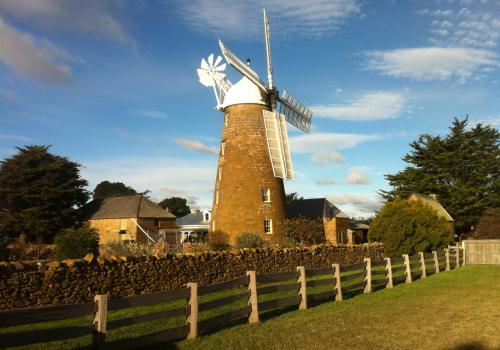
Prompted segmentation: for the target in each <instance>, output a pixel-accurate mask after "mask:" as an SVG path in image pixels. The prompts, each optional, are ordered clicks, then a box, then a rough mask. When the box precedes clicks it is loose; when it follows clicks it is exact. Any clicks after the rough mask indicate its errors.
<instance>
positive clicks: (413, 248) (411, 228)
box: [368, 199, 453, 256]
mask: <svg viewBox="0 0 500 350" xmlns="http://www.w3.org/2000/svg"><path fill="white" fill-rule="evenodd" d="M452 236H453V233H452V229H451V226H450V224H449V223H448V222H447V221H446V220H445V219H444V218H442V217H440V216H438V215H437V212H436V211H435V210H434V209H432V208H430V207H428V206H425V205H424V204H422V203H421V202H418V201H408V200H403V199H396V200H394V201H393V202H388V203H386V204H385V205H384V207H382V209H381V210H380V212H379V213H378V215H377V216H376V217H375V219H374V220H373V222H372V223H371V225H370V230H369V231H368V240H369V241H370V242H382V243H384V251H385V255H386V256H399V255H402V254H415V253H417V252H431V251H432V250H436V249H439V248H442V247H446V246H447V245H448V244H450V243H451V240H452Z"/></svg>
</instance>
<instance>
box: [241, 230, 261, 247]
mask: <svg viewBox="0 0 500 350" xmlns="http://www.w3.org/2000/svg"><path fill="white" fill-rule="evenodd" d="M266 245H267V241H265V240H263V239H262V238H261V237H260V235H259V234H258V233H253V232H243V233H240V234H239V235H238V236H237V237H236V248H238V249H244V248H263V247H264V246H266Z"/></svg>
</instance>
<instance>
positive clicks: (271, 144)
mask: <svg viewBox="0 0 500 350" xmlns="http://www.w3.org/2000/svg"><path fill="white" fill-rule="evenodd" d="M263 117H264V128H265V131H266V141H267V148H268V151H269V158H270V160H271V165H272V169H273V173H274V176H276V177H279V178H281V179H284V180H291V179H293V173H292V162H291V157H290V149H289V146H288V135H287V131H286V123H285V117H284V116H283V115H279V114H276V113H275V112H271V111H263Z"/></svg>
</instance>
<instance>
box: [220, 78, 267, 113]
mask: <svg viewBox="0 0 500 350" xmlns="http://www.w3.org/2000/svg"><path fill="white" fill-rule="evenodd" d="M242 103H254V104H259V105H266V106H267V105H268V99H267V94H266V92H265V91H263V90H262V89H260V88H259V87H258V86H257V85H255V84H254V83H252V82H251V81H250V79H248V78H247V77H245V76H244V77H243V78H241V80H240V81H239V82H237V83H236V84H234V85H233V86H232V87H231V88H230V89H229V91H228V92H227V93H226V97H225V98H224V103H223V104H222V108H226V107H229V106H232V105H237V104H242Z"/></svg>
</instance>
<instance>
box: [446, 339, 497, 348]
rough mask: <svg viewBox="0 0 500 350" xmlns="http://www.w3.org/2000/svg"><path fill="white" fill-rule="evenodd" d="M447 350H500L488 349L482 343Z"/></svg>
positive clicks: (465, 344)
mask: <svg viewBox="0 0 500 350" xmlns="http://www.w3.org/2000/svg"><path fill="white" fill-rule="evenodd" d="M446 350H500V348H488V347H487V346H486V345H484V344H483V343H481V342H476V341H472V342H467V343H463V344H460V345H458V346H455V347H452V348H447V349H446Z"/></svg>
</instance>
